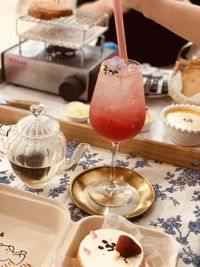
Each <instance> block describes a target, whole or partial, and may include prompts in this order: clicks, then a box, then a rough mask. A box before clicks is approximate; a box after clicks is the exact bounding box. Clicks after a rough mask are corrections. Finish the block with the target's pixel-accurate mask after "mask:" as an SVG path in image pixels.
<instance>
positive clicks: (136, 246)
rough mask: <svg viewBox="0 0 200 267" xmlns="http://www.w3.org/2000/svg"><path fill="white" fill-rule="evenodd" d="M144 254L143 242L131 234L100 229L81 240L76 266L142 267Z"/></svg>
mask: <svg viewBox="0 0 200 267" xmlns="http://www.w3.org/2000/svg"><path fill="white" fill-rule="evenodd" d="M143 256H144V253H143V249H142V246H141V244H140V243H139V242H138V241H137V240H136V239H135V238H134V236H132V235H131V234H128V233H126V232H123V231H121V230H117V229H98V230H95V231H91V232H90V233H89V234H88V235H86V236H85V238H84V239H83V240H82V241H81V243H80V246H79V250H78V254H77V261H76V267H94V266H96V267H98V266H104V267H123V266H129V267H140V266H141V264H142V260H143Z"/></svg>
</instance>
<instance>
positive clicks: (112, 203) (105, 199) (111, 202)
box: [88, 179, 134, 208]
mask: <svg viewBox="0 0 200 267" xmlns="http://www.w3.org/2000/svg"><path fill="white" fill-rule="evenodd" d="M88 194H89V197H90V198H91V199H92V200H93V201H94V202H95V203H96V204H99V205H102V206H105V207H110V208H115V207H116V208H117V207H122V206H124V205H127V204H128V203H130V202H131V201H132V199H133V196H134V192H133V188H132V187H131V186H130V185H129V184H128V183H126V182H124V181H121V180H115V181H114V182H112V183H111V182H110V181H109V180H108V179H105V180H102V179H101V180H97V181H95V182H93V183H92V184H91V185H90V186H89V188H88Z"/></svg>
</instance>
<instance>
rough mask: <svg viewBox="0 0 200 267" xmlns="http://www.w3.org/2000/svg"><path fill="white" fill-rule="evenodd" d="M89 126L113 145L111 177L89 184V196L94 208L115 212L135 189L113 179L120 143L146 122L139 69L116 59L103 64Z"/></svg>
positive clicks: (114, 177)
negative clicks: (102, 207) (95, 206)
mask: <svg viewBox="0 0 200 267" xmlns="http://www.w3.org/2000/svg"><path fill="white" fill-rule="evenodd" d="M89 119H90V123H91V125H92V127H93V128H94V129H95V131H96V132H97V133H98V134H99V135H100V136H101V137H103V138H104V139H106V140H108V141H111V142H112V160H111V166H110V177H105V179H100V180H96V181H94V182H92V183H91V184H90V185H89V188H88V194H89V197H90V198H91V200H92V201H94V203H95V205H99V206H104V207H108V208H109V207H110V208H111V209H115V208H118V207H122V206H124V205H127V204H128V203H130V202H131V201H132V200H133V198H134V189H133V188H132V187H131V186H130V185H129V184H128V183H127V182H126V181H123V180H120V179H116V175H115V161H116V154H117V152H118V149H119V144H120V142H123V141H126V140H128V139H130V138H132V137H134V136H136V135H137V134H138V133H139V132H140V130H141V128H142V127H143V125H144V121H145V98H144V88H143V78H142V71H141V66H140V64H139V63H138V62H136V61H133V60H128V62H127V63H125V62H124V61H123V60H122V59H121V58H119V57H117V56H116V57H113V58H111V59H107V60H106V61H104V62H102V64H101V69H100V72H99V75H98V78H97V82H96V86H95V90H94V93H93V96H92V100H91V105H90V115H89Z"/></svg>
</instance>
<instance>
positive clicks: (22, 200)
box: [0, 185, 69, 267]
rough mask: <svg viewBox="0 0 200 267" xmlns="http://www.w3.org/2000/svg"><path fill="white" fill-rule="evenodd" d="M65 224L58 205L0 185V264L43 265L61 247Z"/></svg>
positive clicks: (66, 225)
mask: <svg viewBox="0 0 200 267" xmlns="http://www.w3.org/2000/svg"><path fill="white" fill-rule="evenodd" d="M68 223H69V216H68V213H67V211H66V209H65V207H64V206H63V205H62V204H61V203H58V202H56V201H53V200H50V199H47V198H44V197H40V196H37V195H34V194H32V193H28V192H24V191H21V190H18V189H15V188H11V187H9V186H6V185H0V233H1V235H0V265H1V264H4V265H1V266H10V265H9V264H16V265H17V266H33V267H39V266H40V267H41V266H43V264H44V263H45V262H47V260H49V258H50V257H51V256H52V253H54V252H55V251H56V249H57V248H58V247H59V246H60V245H61V242H62V238H61V237H62V236H64V233H65V230H66V227H68ZM6 251H7V252H6ZM6 264H8V265H6ZM11 266H12V265H11ZM14 266H15V265H14Z"/></svg>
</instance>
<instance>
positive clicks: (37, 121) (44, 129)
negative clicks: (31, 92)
mask: <svg viewBox="0 0 200 267" xmlns="http://www.w3.org/2000/svg"><path fill="white" fill-rule="evenodd" d="M30 111H31V112H32V114H31V115H28V116H26V117H24V118H22V119H21V120H19V122H18V123H17V124H16V128H17V132H18V133H20V134H22V135H23V136H25V137H30V138H37V137H38V138H41V137H48V136H50V135H52V134H54V133H56V132H58V131H59V129H60V125H59V123H58V122H57V121H56V120H54V119H52V118H50V117H49V116H46V115H44V114H43V112H44V105H42V104H40V105H32V106H31V107H30Z"/></svg>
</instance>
